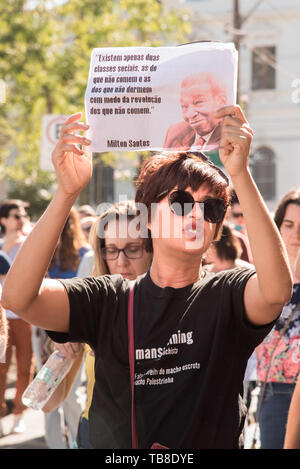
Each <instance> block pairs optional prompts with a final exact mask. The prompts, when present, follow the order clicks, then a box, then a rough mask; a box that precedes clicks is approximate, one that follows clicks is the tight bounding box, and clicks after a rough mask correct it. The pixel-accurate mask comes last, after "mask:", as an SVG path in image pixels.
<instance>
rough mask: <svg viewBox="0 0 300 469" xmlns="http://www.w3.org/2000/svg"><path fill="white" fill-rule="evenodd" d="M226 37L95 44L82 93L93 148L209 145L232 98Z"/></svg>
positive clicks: (233, 69)
mask: <svg viewBox="0 0 300 469" xmlns="http://www.w3.org/2000/svg"><path fill="white" fill-rule="evenodd" d="M237 60H238V57H237V52H236V50H235V48H234V45H233V44H232V43H226V44H224V43H194V44H187V45H183V46H177V47H128V48H125V47H120V48H102V49H94V50H93V52H92V56H91V63H90V71H89V78H88V84H87V89H86V94H85V108H86V121H87V123H88V124H89V125H90V129H89V132H88V135H87V137H88V138H90V139H91V140H92V145H91V147H90V150H91V151H92V152H106V151H137V150H138V151H141V150H154V151H161V150H165V151H187V150H193V151H205V150H206V151H210V150H214V149H217V148H218V146H219V141H220V136H221V122H220V120H218V119H216V118H215V116H214V112H215V111H216V110H217V109H220V108H221V107H224V106H227V105H233V104H235V101H236V81H237Z"/></svg>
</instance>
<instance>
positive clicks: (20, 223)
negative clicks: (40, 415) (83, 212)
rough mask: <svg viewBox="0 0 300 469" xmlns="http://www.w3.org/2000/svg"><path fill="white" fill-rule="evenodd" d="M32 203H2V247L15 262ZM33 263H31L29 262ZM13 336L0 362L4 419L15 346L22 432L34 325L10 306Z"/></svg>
mask: <svg viewBox="0 0 300 469" xmlns="http://www.w3.org/2000/svg"><path fill="white" fill-rule="evenodd" d="M28 207H29V204H28V203H26V202H24V201H22V200H18V199H9V200H5V201H4V202H3V203H2V204H1V205H0V226H1V231H2V233H3V245H2V251H3V252H4V253H6V254H7V256H8V257H9V259H10V260H11V262H13V261H14V259H15V257H16V255H17V253H18V251H19V249H20V247H21V245H22V243H23V242H24V240H25V239H26V235H25V227H26V226H27V225H28V215H27V209H28ZM28 265H30V264H28ZM6 317H7V323H8V330H9V338H8V344H7V349H6V358H5V363H1V364H0V419H1V418H2V417H4V416H5V414H6V412H7V405H6V402H5V391H6V380H7V373H8V370H9V368H10V365H11V358H12V353H13V348H14V349H15V353H16V366H17V376H16V394H15V397H14V401H13V414H14V418H13V425H12V429H11V431H12V432H15V433H21V432H24V431H25V430H26V427H25V422H24V419H23V412H24V410H25V409H26V407H25V406H24V405H23V403H22V394H23V392H24V391H25V389H26V387H27V386H28V384H29V383H30V381H31V380H32V378H33V374H34V358H33V351H32V344H31V329H32V328H31V325H30V324H28V322H25V321H24V320H23V319H22V318H20V317H18V316H17V315H16V314H14V313H13V312H12V311H10V310H9V309H6Z"/></svg>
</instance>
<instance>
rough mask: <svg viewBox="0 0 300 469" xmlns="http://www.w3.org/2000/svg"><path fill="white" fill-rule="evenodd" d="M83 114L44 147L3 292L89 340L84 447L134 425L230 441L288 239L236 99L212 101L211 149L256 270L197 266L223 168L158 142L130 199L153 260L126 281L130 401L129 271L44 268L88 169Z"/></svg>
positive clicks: (57, 330) (177, 436)
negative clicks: (91, 371)
mask: <svg viewBox="0 0 300 469" xmlns="http://www.w3.org/2000/svg"><path fill="white" fill-rule="evenodd" d="M80 116H81V114H80V113H78V114H74V115H73V116H71V117H69V118H68V119H67V120H66V121H65V123H64V124H63V126H62V130H61V137H60V139H59V141H58V143H57V145H56V148H55V150H54V152H53V164H54V167H55V169H56V174H57V179H58V188H57V191H56V193H55V195H54V198H53V200H52V202H51V203H50V205H49V207H48V209H47V210H46V212H45V213H44V215H43V217H42V218H41V219H40V220H39V222H38V223H37V225H36V226H35V228H34V230H33V231H32V232H31V234H30V235H29V237H28V238H27V240H26V242H25V243H24V246H23V247H22V250H21V251H20V254H19V256H18V259H16V262H15V264H14V265H13V266H12V269H11V271H10V272H9V274H8V277H7V279H6V282H5V285H4V290H3V297H2V299H3V303H4V305H5V306H6V307H9V308H10V309H13V310H14V311H17V312H19V314H20V315H22V317H24V318H25V319H26V320H27V321H30V322H33V323H38V325H39V326H40V327H43V328H45V329H47V330H48V331H49V334H50V336H51V338H53V339H55V340H56V341H60V342H66V341H80V342H86V343H88V344H89V345H90V346H91V348H92V349H93V350H94V352H95V386H94V392H93V401H92V404H91V408H90V412H89V434H90V444H91V446H92V447H93V448H131V447H132V446H134V447H136V446H137V444H136V439H137V441H138V447H139V448H150V447H152V445H154V446H155V447H157V446H163V447H169V448H174V449H175V448H208V449H209V448H238V447H239V436H240V433H241V431H242V428H243V425H244V411H245V408H244V403H243V401H242V398H241V394H242V392H243V376H244V372H245V368H246V364H247V360H248V358H249V356H250V355H251V353H252V352H253V350H254V348H255V347H256V346H257V345H258V343H260V342H261V341H262V339H263V338H264V337H265V335H266V334H267V333H268V332H269V331H270V329H271V328H272V325H273V323H274V321H275V320H276V318H277V316H278V315H279V313H280V311H281V309H282V306H283V304H284V303H285V302H286V301H288V299H289V298H290V296H291V290H292V280H291V273H290V269H289V267H288V260H287V256H286V252H285V248H284V246H283V243H282V240H281V238H280V235H279V233H278V230H277V229H276V227H275V225H274V223H273V221H272V219H271V217H270V215H269V213H268V210H267V208H266V206H265V204H264V202H263V201H262V198H261V196H260V194H259V192H258V190H257V188H256V186H255V184H254V182H253V180H252V177H251V174H250V171H249V167H248V159H249V151H250V144H251V141H252V134H253V132H252V130H251V129H250V127H249V124H248V122H247V121H246V119H245V117H244V115H243V113H242V111H241V109H240V108H239V107H238V106H229V107H225V108H222V109H221V110H219V111H218V112H217V113H216V117H217V118H219V119H222V137H221V147H220V159H221V161H222V163H223V165H224V167H225V169H226V172H227V174H228V175H229V176H230V178H231V181H232V183H233V186H234V187H235V190H236V192H237V195H238V197H239V200H240V203H241V206H242V209H243V213H244V217H245V221H246V224H247V231H248V236H249V240H250V243H251V247H252V251H253V257H254V264H255V268H256V271H255V270H252V269H243V268H242V269H234V270H230V271H225V272H221V273H218V274H205V272H204V271H203V270H202V268H201V260H202V256H203V254H204V253H205V251H206V249H207V248H208V247H209V245H210V244H211V242H212V241H213V240H215V239H217V237H218V236H219V233H220V230H221V227H222V221H223V218H224V215H225V212H226V207H227V205H228V202H229V197H228V180H227V178H226V177H225V175H222V174H220V171H219V170H217V169H216V168H215V167H214V165H212V164H209V163H208V162H207V161H205V159H202V158H201V155H196V154H195V155H194V154H192V153H166V154H164V153H162V154H158V155H154V156H153V157H151V158H149V159H148V160H146V162H145V163H144V165H143V167H142V169H141V172H140V175H139V178H138V181H137V193H136V203H139V206H140V210H141V212H142V216H141V217H140V218H141V225H142V224H143V220H145V223H146V227H147V228H148V230H149V233H150V235H151V237H149V236H148V238H147V239H146V249H147V250H149V249H152V250H153V261H152V264H151V267H150V270H149V271H148V272H147V274H145V275H144V276H141V277H139V278H138V279H137V280H136V282H135V288H134V302H133V305H134V350H135V351H134V356H135V360H134V365H135V381H134V406H133V409H134V411H135V415H131V398H132V395H131V385H130V384H131V383H130V370H129V356H128V327H127V311H128V298H129V291H130V285H131V284H130V283H129V280H128V279H123V277H122V276H121V275H115V276H109V275H108V276H102V277H98V278H92V277H89V278H85V279H73V280H69V281H66V280H64V281H57V280H44V279H43V277H44V271H45V269H46V268H47V264H48V262H49V259H50V258H51V253H52V251H53V249H54V247H55V245H56V242H57V239H58V237H59V234H60V231H61V229H62V227H63V223H64V220H65V218H66V217H67V216H68V213H69V210H70V207H71V206H72V205H73V203H74V201H75V199H76V197H77V196H78V194H79V193H80V191H81V190H82V189H83V187H84V186H85V185H86V184H87V182H88V181H89V179H90V177H91V173H92V160H91V156H90V155H89V154H88V153H87V151H86V149H85V148H84V149H82V150H79V149H78V148H77V146H76V144H77V143H80V144H83V145H89V144H90V141H89V140H87V139H86V138H85V137H84V136H83V137H82V136H79V135H75V132H78V131H80V130H83V131H84V130H86V129H87V126H86V125H85V124H82V123H80V122H79V119H80ZM53 220H55V223H53ZM142 228H144V227H143V226H142ZM144 231H146V230H144ZM46 234H47V235H46ZM33 247H34V249H33ZM33 251H34V252H33ZM32 257H33V260H34V262H32V264H33V268H32V269H31V270H30V272H27V275H26V277H25V278H24V275H23V266H24V265H27V263H28V262H29V259H31V260H32ZM50 331H51V332H50ZM99 409H101V419H99V420H98V419H97V418H96V415H97V412H98V410H99ZM132 424H133V425H132ZM134 424H135V425H134ZM131 425H132V426H131ZM134 427H135V428H134ZM134 430H136V432H135V431H134ZM136 436H137V438H136ZM132 437H133V438H132Z"/></svg>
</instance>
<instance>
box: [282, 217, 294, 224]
mask: <svg viewBox="0 0 300 469" xmlns="http://www.w3.org/2000/svg"><path fill="white" fill-rule="evenodd" d="M286 222H287V223H294V221H293V220H289V219H288V218H284V219H283V220H282V223H286Z"/></svg>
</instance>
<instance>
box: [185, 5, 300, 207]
mask: <svg viewBox="0 0 300 469" xmlns="http://www.w3.org/2000/svg"><path fill="white" fill-rule="evenodd" d="M179 3H180V5H181V6H182V2H178V4H179ZM185 5H186V6H187V7H188V8H189V9H191V10H192V11H193V15H192V17H193V29H192V31H193V32H192V35H191V39H190V40H192V41H195V40H219V41H222V42H228V41H232V40H233V37H234V34H236V33H239V37H240V47H239V62H240V64H239V96H240V103H241V105H242V106H243V108H244V109H245V111H246V116H247V119H248V121H249V122H250V125H251V127H252V128H253V130H254V139H253V144H252V152H251V171H252V174H253V176H254V178H255V180H256V183H257V185H258V187H259V189H260V191H261V193H262V195H263V197H264V199H265V200H266V202H267V203H268V206H269V207H270V208H271V209H273V208H274V206H275V205H276V203H277V202H278V200H279V199H280V198H281V197H282V195H283V194H285V193H286V192H287V191H288V190H289V189H291V188H293V187H297V186H300V47H299V39H300V2H299V1H298V0H286V1H285V2H282V1H281V0H261V1H256V0H240V1H239V13H240V18H241V24H240V28H239V31H237V30H236V29H235V28H234V24H235V23H234V8H235V2H234V0H223V1H222V2H221V1H219V0H186V1H185Z"/></svg>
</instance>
